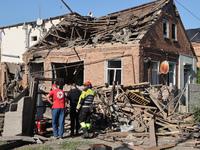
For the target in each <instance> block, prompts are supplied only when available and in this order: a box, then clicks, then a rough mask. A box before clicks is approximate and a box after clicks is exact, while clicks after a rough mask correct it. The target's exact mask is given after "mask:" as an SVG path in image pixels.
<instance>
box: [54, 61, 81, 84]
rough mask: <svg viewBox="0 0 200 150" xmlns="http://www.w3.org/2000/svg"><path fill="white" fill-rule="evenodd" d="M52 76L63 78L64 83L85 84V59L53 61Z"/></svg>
mask: <svg viewBox="0 0 200 150" xmlns="http://www.w3.org/2000/svg"><path fill="white" fill-rule="evenodd" d="M52 77H53V78H63V79H64V84H68V85H69V84H72V83H76V84H77V85H82V84H83V79H84V67H83V61H78V62H74V63H52Z"/></svg>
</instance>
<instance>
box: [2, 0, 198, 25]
mask: <svg viewBox="0 0 200 150" xmlns="http://www.w3.org/2000/svg"><path fill="white" fill-rule="evenodd" d="M152 1H154V0H99V1H97V0H64V2H65V3H66V4H67V5H68V6H69V7H70V8H71V10H72V11H74V12H77V13H79V14H80V15H83V16H86V15H87V14H88V13H89V12H92V13H93V17H100V16H104V15H107V14H109V13H113V12H116V11H120V10H124V9H127V8H131V7H135V6H139V5H142V4H145V3H148V2H152ZM174 1H175V4H176V7H177V9H178V12H179V14H180V16H181V19H182V22H183V25H184V27H185V29H194V28H200V19H199V18H200V15H199V4H200V1H199V0H174ZM0 6H1V7H0V27H4V26H9V25H14V24H18V23H23V22H31V21H36V20H37V19H38V18H39V17H41V18H42V19H47V18H49V17H56V16H60V15H63V14H67V13H70V11H69V9H68V8H67V7H66V6H65V5H64V4H63V2H62V1H61V0H12V1H6V0H4V1H1V2H0Z"/></svg>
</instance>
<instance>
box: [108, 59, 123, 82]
mask: <svg viewBox="0 0 200 150" xmlns="http://www.w3.org/2000/svg"><path fill="white" fill-rule="evenodd" d="M121 72H122V63H121V58H119V59H110V60H107V83H108V84H109V85H112V84H113V81H118V84H121V82H122V73H121Z"/></svg>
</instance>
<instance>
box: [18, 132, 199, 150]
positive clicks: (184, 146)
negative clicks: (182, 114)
mask: <svg viewBox="0 0 200 150" xmlns="http://www.w3.org/2000/svg"><path fill="white" fill-rule="evenodd" d="M90 135H91V134H90ZM34 137H36V138H39V139H41V140H42V141H44V143H43V144H32V145H25V146H22V147H19V148H15V150H25V149H27V148H36V147H38V148H39V147H44V146H45V145H49V146H50V147H51V148H52V149H55V150H56V149H62V146H61V143H62V142H66V141H75V142H82V141H84V142H91V143H93V144H104V145H107V146H110V147H112V149H118V150H129V149H128V148H126V147H123V146H122V142H123V141H124V140H123V139H122V140H123V141H122V140H121V141H120V139H117V138H116V139H114V138H111V139H107V140H106V141H105V140H102V139H99V137H98V136H97V137H93V138H89V139H83V138H82V137H81V135H80V136H75V137H70V136H69V133H67V132H65V133H64V138H63V139H51V138H50V137H42V136H40V135H35V136H34ZM128 139H129V140H127V142H126V144H128V143H129V144H131V145H132V146H138V145H135V144H136V143H138V142H139V143H141V145H139V146H138V147H139V148H144V149H145V150H147V149H149V146H148V145H149V142H150V140H149V138H148V137H145V138H141V137H140V138H137V137H130V136H129V137H128ZM128 141H129V142H128ZM130 141H132V142H130ZM158 142H159V143H160V144H159V145H158V146H163V145H169V144H172V143H176V146H175V147H171V148H168V150H196V149H195V148H194V139H187V140H185V141H179V142H178V141H177V139H176V138H175V137H170V136H169V137H159V138H158ZM88 148H90V146H89V145H82V146H79V149H80V150H88Z"/></svg>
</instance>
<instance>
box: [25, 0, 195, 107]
mask: <svg viewBox="0 0 200 150" xmlns="http://www.w3.org/2000/svg"><path fill="white" fill-rule="evenodd" d="M23 60H24V63H25V78H24V79H26V81H25V80H24V81H25V82H26V83H28V82H29V79H30V78H31V77H41V76H43V77H46V78H64V84H66V85H69V84H71V83H73V82H75V83H76V84H78V85H82V84H83V82H85V81H90V82H91V83H92V84H93V86H98V85H104V84H105V83H107V84H108V85H109V86H112V84H113V81H117V83H118V84H120V85H125V86H129V85H133V84H136V83H140V82H150V83H151V84H152V85H156V84H164V85H168V86H172V87H173V88H174V89H175V90H176V91H178V92H180V91H181V90H182V89H183V88H184V86H185V84H186V83H187V81H188V78H189V77H190V79H189V80H190V83H195V82H196V61H197V59H196V54H195V52H194V49H193V47H192V45H191V43H190V40H189V38H188V37H187V34H186V31H185V29H184V26H183V24H182V22H181V18H180V15H179V13H178V11H177V8H176V6H175V4H174V2H173V0H157V1H153V2H150V3H146V4H143V5H141V6H137V7H133V8H129V9H126V10H122V11H118V12H114V13H111V14H108V15H106V16H102V17H99V18H95V17H90V16H81V15H79V14H77V13H75V12H72V13H70V14H66V15H65V17H64V19H63V20H62V21H61V22H60V23H58V24H57V25H53V26H52V27H51V29H50V30H49V31H48V32H47V34H46V35H45V36H44V37H43V38H42V39H41V40H39V41H38V42H37V43H36V44H34V45H33V46H32V47H30V48H29V49H28V50H27V51H26V52H25V53H24V54H23ZM163 61H167V63H168V66H169V70H167V72H166V74H163V73H161V72H160V64H161V63H162V62H163ZM50 85H51V83H50V82H46V83H45V86H46V87H50ZM186 103H187V102H186V100H185V99H184V100H182V103H181V104H180V109H184V110H186V109H187V108H186V107H185V106H186Z"/></svg>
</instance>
